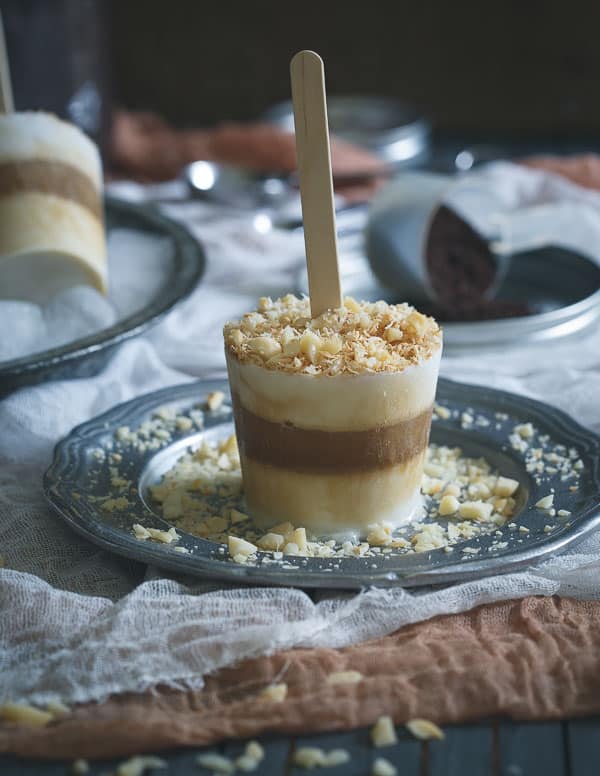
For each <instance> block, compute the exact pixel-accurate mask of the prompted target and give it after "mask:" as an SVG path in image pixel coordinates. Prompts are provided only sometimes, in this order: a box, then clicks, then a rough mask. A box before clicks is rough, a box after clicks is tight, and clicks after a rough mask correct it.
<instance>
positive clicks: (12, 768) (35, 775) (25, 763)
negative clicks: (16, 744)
mask: <svg viewBox="0 0 600 776" xmlns="http://www.w3.org/2000/svg"><path fill="white" fill-rule="evenodd" d="M69 765H70V763H64V762H42V761H40V760H29V759H27V760H25V759H22V758H21V757H15V756H14V755H12V754H3V755H0V773H1V774H2V776H65V774H66V773H68V772H69V771H68V767H69Z"/></svg>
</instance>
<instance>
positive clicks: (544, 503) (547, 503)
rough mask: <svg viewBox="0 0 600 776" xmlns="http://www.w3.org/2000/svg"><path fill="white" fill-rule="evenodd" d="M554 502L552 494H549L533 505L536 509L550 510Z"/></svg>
mask: <svg viewBox="0 0 600 776" xmlns="http://www.w3.org/2000/svg"><path fill="white" fill-rule="evenodd" d="M553 501H554V493H550V495H548V496H544V497H543V498H541V499H540V500H539V501H536V503H535V505H536V507H537V508H538V509H550V507H551V506H552V503H553Z"/></svg>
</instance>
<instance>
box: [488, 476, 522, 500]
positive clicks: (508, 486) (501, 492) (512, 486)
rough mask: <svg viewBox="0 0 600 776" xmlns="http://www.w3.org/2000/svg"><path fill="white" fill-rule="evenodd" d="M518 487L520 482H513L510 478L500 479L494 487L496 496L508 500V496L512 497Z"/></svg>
mask: <svg viewBox="0 0 600 776" xmlns="http://www.w3.org/2000/svg"><path fill="white" fill-rule="evenodd" d="M518 487H519V481H518V480H513V479H511V478H510V477H498V480H497V481H496V484H495V486H494V493H495V495H496V496H502V497H503V498H506V497H507V496H512V494H513V493H514V492H515V491H516V489H517V488H518Z"/></svg>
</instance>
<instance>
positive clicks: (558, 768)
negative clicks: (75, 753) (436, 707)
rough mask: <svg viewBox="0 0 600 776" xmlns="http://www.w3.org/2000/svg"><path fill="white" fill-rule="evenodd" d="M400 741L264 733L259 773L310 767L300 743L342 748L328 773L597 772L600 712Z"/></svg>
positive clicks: (174, 765) (12, 768) (93, 773)
mask: <svg viewBox="0 0 600 776" xmlns="http://www.w3.org/2000/svg"><path fill="white" fill-rule="evenodd" d="M398 733H399V741H398V743H397V744H396V745H395V746H391V747H385V748H381V749H375V748H373V746H372V745H371V742H370V738H369V730H368V729H362V730H355V731H351V732H348V733H327V734H322V735H311V736H303V737H296V738H283V737H274V736H265V737H263V738H261V739H260V741H261V743H262V744H263V746H264V748H265V759H264V760H263V762H262V763H261V764H260V766H259V767H258V768H257V770H256V771H253V773H254V774H255V775H256V776H284V775H285V776H300V774H306V773H308V771H306V770H304V769H302V768H298V767H297V766H296V767H295V766H294V765H293V764H292V762H291V760H292V755H293V752H294V750H295V749H296V748H298V747H300V746H319V747H321V748H323V749H325V750H329V749H334V748H336V749H337V748H342V749H346V750H347V751H348V753H349V754H350V757H351V759H350V762H348V763H345V764H344V765H340V766H337V767H335V768H326V769H315V770H314V771H313V773H323V774H327V776H369V774H370V773H371V768H372V764H373V761H374V760H375V758H376V757H385V758H386V759H387V760H389V761H390V762H392V763H394V765H396V766H397V768H398V774H399V776H488V774H489V776H598V774H600V718H596V717H594V718H586V719H580V720H569V721H564V722H540V723H523V724H516V723H512V722H507V721H499V722H491V723H481V724H473V725H460V726H452V727H446V728H445V734H446V738H445V740H444V741H431V742H428V743H421V742H420V741H417V740H415V739H414V738H412V737H411V736H410V735H409V734H407V733H406V732H405V731H404V730H403V729H399V730H398ZM243 748H244V742H234V743H226V744H224V745H222V746H218V747H210V748H209V749H207V750H200V749H186V750H174V751H171V752H168V753H156V754H157V755H158V756H159V757H161V758H163V759H164V760H166V761H167V762H168V768H167V769H161V770H155V771H151V772H150V773H156V774H161V776H162V774H164V775H165V776H182V775H183V774H197V775H198V776H202V774H203V773H205V774H209V773H210V771H206V770H204V769H202V768H200V767H199V766H198V765H196V762H195V760H196V757H197V755H198V753H199V752H200V751H218V752H220V753H222V754H225V755H227V756H230V757H236V756H238V755H239V754H241V752H242V750H243ZM124 759H126V758H120V759H119V760H109V761H103V762H96V763H91V767H90V771H89V773H90V776H108V774H110V773H111V772H112V771H113V770H114V767H115V766H116V765H117V764H118V763H119V762H123V760H124ZM69 773H70V762H65V761H61V762H50V763H48V762H41V761H39V760H37V761H34V760H22V759H19V758H17V757H12V756H8V755H4V756H2V755H0V774H2V776H66V774H69Z"/></svg>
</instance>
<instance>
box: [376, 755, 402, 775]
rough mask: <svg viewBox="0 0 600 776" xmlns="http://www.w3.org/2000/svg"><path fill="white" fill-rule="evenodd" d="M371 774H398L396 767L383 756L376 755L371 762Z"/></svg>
mask: <svg viewBox="0 0 600 776" xmlns="http://www.w3.org/2000/svg"><path fill="white" fill-rule="evenodd" d="M371 776H398V769H397V768H396V766H395V765H392V763H391V762H390V761H389V760H386V759H385V758H384V757H378V758H377V759H376V760H375V762H374V763H373V770H372V771H371Z"/></svg>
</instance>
